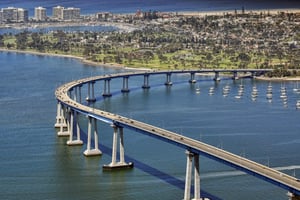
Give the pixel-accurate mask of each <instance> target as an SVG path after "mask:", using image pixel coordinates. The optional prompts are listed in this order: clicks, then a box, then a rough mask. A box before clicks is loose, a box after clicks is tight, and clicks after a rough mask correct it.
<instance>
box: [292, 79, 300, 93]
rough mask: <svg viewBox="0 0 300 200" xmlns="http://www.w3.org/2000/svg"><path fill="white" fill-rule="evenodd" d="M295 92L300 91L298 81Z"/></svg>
mask: <svg viewBox="0 0 300 200" xmlns="http://www.w3.org/2000/svg"><path fill="white" fill-rule="evenodd" d="M293 91H294V92H300V89H299V86H298V81H297V82H296V86H295V87H294V88H293Z"/></svg>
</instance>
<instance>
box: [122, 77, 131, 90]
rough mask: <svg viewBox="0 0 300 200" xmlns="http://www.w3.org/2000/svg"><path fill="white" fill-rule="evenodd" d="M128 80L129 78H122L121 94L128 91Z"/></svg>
mask: <svg viewBox="0 0 300 200" xmlns="http://www.w3.org/2000/svg"><path fill="white" fill-rule="evenodd" d="M128 78H129V76H124V77H123V88H122V90H121V92H123V93H126V92H129V91H130V90H129V88H128Z"/></svg>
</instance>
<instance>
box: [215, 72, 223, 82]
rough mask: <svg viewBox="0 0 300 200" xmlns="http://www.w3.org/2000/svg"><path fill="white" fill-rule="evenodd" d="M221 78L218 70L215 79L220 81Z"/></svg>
mask: <svg viewBox="0 0 300 200" xmlns="http://www.w3.org/2000/svg"><path fill="white" fill-rule="evenodd" d="M220 80H221V79H220V77H219V72H218V71H216V72H215V78H214V81H220Z"/></svg>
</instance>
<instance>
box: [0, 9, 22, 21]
mask: <svg viewBox="0 0 300 200" xmlns="http://www.w3.org/2000/svg"><path fill="white" fill-rule="evenodd" d="M2 21H3V22H27V21H28V10H26V9H23V8H14V7H8V8H3V9H2Z"/></svg>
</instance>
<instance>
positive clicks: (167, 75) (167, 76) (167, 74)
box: [165, 72, 173, 86]
mask: <svg viewBox="0 0 300 200" xmlns="http://www.w3.org/2000/svg"><path fill="white" fill-rule="evenodd" d="M171 75H172V73H171V72H168V73H166V82H165V85H166V86H171V85H172V84H173V83H172V81H171Z"/></svg>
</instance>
